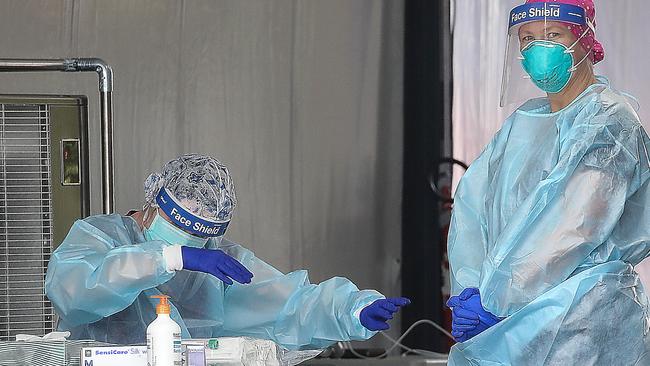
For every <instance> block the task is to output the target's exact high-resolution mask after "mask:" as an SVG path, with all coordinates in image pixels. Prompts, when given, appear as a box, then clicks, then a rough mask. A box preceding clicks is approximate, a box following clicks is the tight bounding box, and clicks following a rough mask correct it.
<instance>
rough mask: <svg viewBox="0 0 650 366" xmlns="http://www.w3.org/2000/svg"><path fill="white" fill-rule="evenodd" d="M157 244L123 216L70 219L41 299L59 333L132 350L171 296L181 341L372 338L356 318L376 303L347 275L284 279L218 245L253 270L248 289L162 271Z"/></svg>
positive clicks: (301, 343) (319, 344) (236, 249)
mask: <svg viewBox="0 0 650 366" xmlns="http://www.w3.org/2000/svg"><path fill="white" fill-rule="evenodd" d="M166 245H167V244H166V243H165V242H162V241H147V240H146V239H145V238H144V236H143V234H142V231H141V230H140V228H139V227H138V224H137V223H136V222H135V221H134V220H133V219H132V218H130V217H128V216H121V215H117V214H113V215H99V216H91V217H88V218H86V219H84V220H78V221H77V222H76V223H75V224H74V225H73V226H72V228H71V229H70V232H69V233H68V235H67V237H66V238H65V240H64V241H63V243H62V244H61V245H60V246H59V247H58V248H57V249H56V250H55V251H54V253H53V254H52V257H51V259H50V262H49V266H48V271H47V277H46V285H45V286H46V294H47V296H48V297H49V299H50V300H51V302H52V304H53V305H54V308H55V309H56V312H57V314H58V315H59V316H60V320H59V327H58V328H59V330H68V331H70V332H71V333H72V334H71V338H73V339H95V340H98V341H104V342H111V343H120V344H136V343H143V342H144V341H145V335H146V328H147V326H148V325H149V323H151V321H153V320H154V319H155V317H156V312H155V306H156V304H157V303H158V300H157V299H151V298H150V296H152V295H159V294H165V295H168V296H170V297H171V298H170V302H171V304H172V305H171V317H172V318H173V319H174V320H175V321H176V322H177V323H178V324H179V325H180V327H181V331H182V337H183V338H209V337H221V336H249V337H254V338H260V339H270V340H273V341H275V342H277V343H278V344H280V345H282V346H284V347H286V348H287V349H290V350H296V349H317V348H324V347H327V346H329V345H330V344H332V343H335V342H337V341H340V340H365V339H368V338H370V337H372V336H373V335H374V334H375V332H371V331H369V330H367V329H366V328H365V327H363V326H362V325H361V323H360V322H359V317H358V314H359V312H360V310H361V309H362V308H363V307H365V306H366V305H368V304H369V303H371V302H373V301H375V300H377V299H379V298H382V297H383V296H382V295H381V294H379V293H378V292H376V291H372V290H364V291H359V290H358V289H357V287H356V286H355V285H354V284H353V283H352V282H350V281H349V280H347V279H345V278H340V277H335V278H332V279H329V280H327V281H325V282H322V283H320V284H310V283H309V279H308V278H307V272H306V271H295V272H291V273H289V274H286V275H285V274H283V273H281V272H280V271H278V270H277V269H275V268H273V267H272V266H270V265H269V264H267V263H265V262H263V261H262V260H260V259H258V258H256V257H255V256H254V255H253V253H252V252H251V251H249V250H247V249H244V248H243V247H241V246H239V245H236V244H233V243H231V242H229V241H227V240H222V241H221V242H220V243H219V244H217V243H216V241H214V240H211V241H209V242H208V244H207V246H208V247H210V248H213V249H214V248H217V249H220V250H223V251H225V252H226V253H228V254H229V255H231V256H232V257H234V258H236V259H237V260H239V261H240V262H241V263H242V264H243V265H244V266H246V267H247V268H248V269H249V270H250V271H251V272H253V274H254V277H253V281H252V283H250V284H247V285H241V284H234V285H232V286H224V283H223V282H221V281H220V280H218V279H217V278H215V277H213V276H212V275H209V274H205V273H200V272H191V271H185V270H182V271H177V272H175V273H170V272H167V271H166V269H165V261H164V259H163V256H162V250H163V248H164V247H165V246H166Z"/></svg>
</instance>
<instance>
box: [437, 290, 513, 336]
mask: <svg viewBox="0 0 650 366" xmlns="http://www.w3.org/2000/svg"><path fill="white" fill-rule="evenodd" d="M447 306H449V307H450V308H452V323H451V328H452V331H451V335H452V336H453V337H454V338H455V339H456V341H457V342H465V341H467V340H469V339H471V338H473V337H475V336H476V335H478V334H480V333H481V332H483V331H485V330H486V329H488V328H490V327H491V326H493V325H495V324H497V323H498V322H500V321H501V320H502V319H501V318H499V317H497V316H496V315H494V314H492V313H490V312H489V311H487V310H485V309H483V305H482V304H481V294H480V293H479V290H478V289H477V288H466V289H465V290H463V292H461V293H460V294H459V295H458V296H452V297H451V298H450V299H449V301H447Z"/></svg>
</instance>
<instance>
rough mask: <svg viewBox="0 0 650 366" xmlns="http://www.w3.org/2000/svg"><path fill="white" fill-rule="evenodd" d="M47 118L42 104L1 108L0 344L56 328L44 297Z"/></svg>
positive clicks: (48, 226) (48, 210)
mask: <svg viewBox="0 0 650 366" xmlns="http://www.w3.org/2000/svg"><path fill="white" fill-rule="evenodd" d="M50 153H51V151H50V115H49V108H48V106H47V105H44V104H26V105H15V104H12V105H9V104H0V340H2V341H5V340H13V339H15V336H16V334H21V333H22V334H34V335H43V334H45V333H48V332H51V331H52V330H53V328H54V326H55V317H54V310H53V308H52V304H51V303H50V302H49V301H48V299H47V298H46V297H45V291H44V284H45V274H46V271H47V263H48V260H49V258H50V254H51V252H52V241H53V240H52V239H53V237H52V234H53V230H52V201H51V195H52V192H51V166H50V162H51V156H50V155H51V154H50Z"/></svg>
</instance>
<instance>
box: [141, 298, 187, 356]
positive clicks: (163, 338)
mask: <svg viewBox="0 0 650 366" xmlns="http://www.w3.org/2000/svg"><path fill="white" fill-rule="evenodd" d="M151 297H152V298H157V299H160V303H159V304H158V306H156V314H158V317H157V318H156V320H154V321H152V322H151V324H149V326H148V327H147V364H148V365H149V366H181V327H179V326H178V324H176V322H175V321H173V320H172V318H171V317H170V316H169V314H170V313H171V307H170V306H169V302H168V300H167V299H168V298H169V296H166V295H156V296H151Z"/></svg>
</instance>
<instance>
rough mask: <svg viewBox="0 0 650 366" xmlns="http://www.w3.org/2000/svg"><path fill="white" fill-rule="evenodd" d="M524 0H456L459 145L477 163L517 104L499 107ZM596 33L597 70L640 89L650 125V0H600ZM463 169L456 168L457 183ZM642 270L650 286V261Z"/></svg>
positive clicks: (623, 86) (460, 155)
mask: <svg viewBox="0 0 650 366" xmlns="http://www.w3.org/2000/svg"><path fill="white" fill-rule="evenodd" d="M522 3H524V1H523V0H520V1H515V0H454V5H455V8H454V9H455V10H454V55H453V67H454V79H453V85H454V94H453V95H454V101H453V112H452V121H453V145H454V146H453V150H454V157H455V158H456V159H459V160H462V161H465V162H467V163H471V162H472V161H473V160H474V159H475V158H476V157H477V156H478V154H479V153H480V152H481V151H482V150H483V148H484V147H485V145H486V144H487V143H488V142H489V141H490V139H491V137H492V136H493V135H494V134H495V133H496V131H498V129H499V128H500V126H501V123H503V121H504V120H505V119H506V118H507V116H508V115H509V114H510V113H512V111H513V109H514V108H515V107H516V106H506V107H505V108H500V107H499V92H500V87H501V76H502V69H503V61H504V60H503V58H504V53H505V43H506V36H507V28H508V14H509V12H510V10H511V9H512V8H513V7H515V6H517V5H519V4H522ZM595 5H596V22H597V30H596V38H597V39H598V40H599V41H600V42H601V43H602V44H603V46H604V48H605V60H603V61H602V62H600V63H599V64H598V65H597V66H596V73H597V74H599V75H603V76H606V77H607V78H609V80H610V82H611V84H612V86H613V87H614V88H616V89H618V90H621V91H625V92H628V93H630V94H632V95H634V96H635V97H636V98H637V99H638V101H639V104H640V106H641V109H640V110H639V115H640V116H641V121H642V123H643V124H644V126H645V127H646V130H648V128H649V127H650V88H649V87H648V83H649V81H650V68H649V67H648V65H649V62H650V48H648V47H647V45H648V40H647V34H648V30H650V28H649V27H648V16H649V15H650V10H648V2H647V1H645V0H596V1H595ZM460 174H462V173H461V172H460V171H458V170H455V171H454V181H455V182H456V183H457V182H458V179H459V177H460ZM637 271H638V272H639V273H640V274H641V276H642V278H644V282H645V283H646V287H648V288H650V261H649V260H646V261H645V262H643V263H642V264H640V265H639V266H637Z"/></svg>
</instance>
